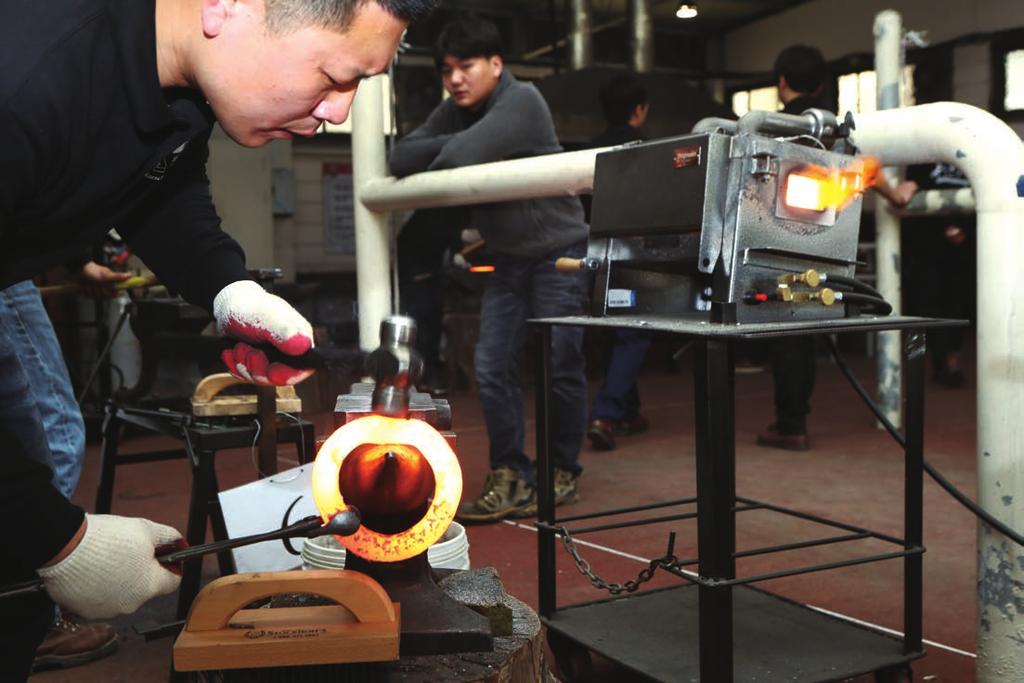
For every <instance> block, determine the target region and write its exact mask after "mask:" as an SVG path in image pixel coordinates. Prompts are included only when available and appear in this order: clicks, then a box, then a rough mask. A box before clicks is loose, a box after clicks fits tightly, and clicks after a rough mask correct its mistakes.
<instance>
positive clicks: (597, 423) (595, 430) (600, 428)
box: [587, 418, 615, 451]
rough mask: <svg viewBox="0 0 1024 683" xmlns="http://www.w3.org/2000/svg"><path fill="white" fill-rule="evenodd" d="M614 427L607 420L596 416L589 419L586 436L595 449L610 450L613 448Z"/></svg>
mask: <svg viewBox="0 0 1024 683" xmlns="http://www.w3.org/2000/svg"><path fill="white" fill-rule="evenodd" d="M614 431H615V427H614V425H613V424H612V423H611V422H609V421H608V420H603V419H601V418H597V419H595V420H591V421H590V425H589V426H588V427H587V438H588V439H590V445H591V446H593V447H594V450H597V451H611V450H614V449H615V435H614Z"/></svg>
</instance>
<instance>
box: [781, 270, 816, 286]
mask: <svg viewBox="0 0 1024 683" xmlns="http://www.w3.org/2000/svg"><path fill="white" fill-rule="evenodd" d="M800 283H802V284H805V285H807V286H808V287H817V286H818V285H820V284H821V274H820V273H819V272H818V271H816V270H815V269H813V268H809V269H808V270H805V271H804V272H802V273H787V274H786V275H780V276H779V284H780V285H795V284H800Z"/></svg>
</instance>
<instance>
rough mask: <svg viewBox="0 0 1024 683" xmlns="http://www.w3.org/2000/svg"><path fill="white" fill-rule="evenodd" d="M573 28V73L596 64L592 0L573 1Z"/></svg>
mask: <svg viewBox="0 0 1024 683" xmlns="http://www.w3.org/2000/svg"><path fill="white" fill-rule="evenodd" d="M571 10H572V26H571V27H570V33H569V43H570V53H571V56H570V60H571V63H570V67H571V68H572V70H573V71H579V70H580V69H586V68H587V67H588V66H591V65H592V64H593V63H594V39H593V37H592V34H593V31H592V29H591V19H592V14H593V13H592V11H591V6H590V0H572V8H571Z"/></svg>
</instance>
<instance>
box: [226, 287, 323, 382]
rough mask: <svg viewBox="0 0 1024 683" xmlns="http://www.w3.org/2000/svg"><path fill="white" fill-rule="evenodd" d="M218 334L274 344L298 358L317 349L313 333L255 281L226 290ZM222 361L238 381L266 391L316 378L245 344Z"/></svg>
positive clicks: (294, 313)
mask: <svg viewBox="0 0 1024 683" xmlns="http://www.w3.org/2000/svg"><path fill="white" fill-rule="evenodd" d="M213 317H214V318H216V320H217V332H218V333H220V334H221V335H223V336H225V337H233V338H235V339H241V340H242V341H243V342H249V343H252V344H261V343H270V344H273V345H274V346H276V347H277V348H279V349H280V350H281V351H283V352H284V353H287V354H289V355H292V356H298V355H300V354H303V353H305V352H306V351H308V350H309V349H311V348H312V347H313V327H312V325H310V324H309V321H307V320H306V319H305V318H303V317H302V316H301V315H300V314H299V312H298V311H296V310H295V309H294V308H292V307H291V305H290V304H289V303H288V302H287V301H285V300H284V299H282V298H281V297H279V296H274V295H273V294H269V293H268V292H266V291H265V290H264V289H263V288H262V287H260V286H259V285H258V284H257V283H255V282H253V281H252V280H239V281H238V282H232V283H231V284H230V285H228V286H227V287H225V288H224V289H222V290H220V292H218V293H217V296H216V297H215V298H214V300H213ZM221 359H222V360H223V361H224V364H225V365H227V366H228V370H229V371H230V372H231V374H232V375H234V376H235V377H238V378H239V379H242V380H245V381H246V382H252V383H253V384H262V385H284V384H298V383H299V382H301V381H302V380H304V379H306V378H307V377H309V376H310V375H311V374H313V371H312V370H309V369H305V370H298V369H296V368H293V367H290V366H288V365H285V364H284V363H271V362H270V361H269V360H268V359H267V356H266V354H264V353H263V352H262V351H259V350H258V349H254V348H253V347H251V346H249V344H245V343H239V344H236V345H235V347H234V348H233V349H230V350H227V351H224V352H223V353H222V354H221Z"/></svg>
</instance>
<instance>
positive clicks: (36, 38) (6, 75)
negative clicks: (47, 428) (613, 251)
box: [0, 0, 248, 579]
mask: <svg viewBox="0 0 1024 683" xmlns="http://www.w3.org/2000/svg"><path fill="white" fill-rule="evenodd" d="M154 8H155V2H154V0H45V1H40V0H3V2H0V287H6V286H8V285H11V284H13V283H15V282H18V281H20V280H24V279H26V278H28V277H31V276H33V275H36V274H38V273H39V272H40V271H42V270H44V269H46V268H48V267H50V266H53V265H55V264H58V263H61V262H62V261H64V260H66V259H68V258H69V257H72V256H75V255H77V254H79V253H81V252H82V251H83V249H84V248H85V247H87V246H89V245H92V244H95V243H96V242H97V241H99V240H100V239H102V237H103V236H104V235H105V234H106V233H107V232H108V231H109V230H110V229H111V228H117V230H118V231H119V232H120V233H121V235H122V236H123V237H124V238H125V239H126V240H127V242H128V244H129V245H130V247H131V248H132V250H133V251H134V252H135V253H136V254H137V255H138V256H140V257H141V258H142V259H143V260H144V261H145V262H146V264H147V265H148V266H149V267H150V268H152V269H153V271H154V272H155V273H156V274H157V276H158V277H159V278H160V280H161V281H162V282H163V283H165V284H167V285H168V286H169V287H171V288H172V289H174V290H176V291H178V292H180V293H181V294H182V295H183V296H184V297H185V298H186V299H188V300H189V301H192V302H193V303H196V304H199V305H201V306H205V307H206V308H207V309H209V308H210V307H211V304H212V300H213V297H214V296H215V295H216V293H217V292H218V291H219V290H220V289H221V288H222V287H223V286H225V285H227V284H230V283H231V282H234V281H237V280H243V279H247V278H248V275H247V274H246V270H245V259H244V254H243V253H242V250H241V248H240V247H239V246H238V244H237V243H236V242H235V241H234V240H233V239H231V238H230V237H229V236H228V235H226V234H225V233H224V232H223V231H222V230H221V229H220V221H219V219H218V217H217V214H216V211H215V210H214V207H213V202H212V200H211V198H210V190H209V181H208V180H207V177H206V171H205V164H206V157H207V140H208V138H209V135H210V131H211V129H212V125H213V113H212V111H211V110H210V108H209V107H208V106H207V104H206V102H205V100H204V99H203V97H202V95H201V94H200V93H198V92H196V91H190V90H177V91H175V90H162V89H161V87H160V83H159V80H158V77H157V62H156V28H155V9H154ZM2 419H3V418H2V414H0V420H2ZM7 427H8V425H6V424H4V425H0V434H5V433H6V432H7ZM37 450H38V449H37V448H36V446H34V445H33V444H26V443H19V442H18V440H16V439H12V440H10V441H6V442H5V443H4V444H3V452H2V453H0V459H2V463H0V520H3V521H2V522H0V524H2V526H0V529H2V530H0V579H3V578H4V577H10V575H11V573H12V572H14V573H18V572H23V570H25V569H29V570H31V569H34V568H35V567H37V566H39V565H40V564H42V563H43V562H45V561H46V560H48V559H49V558H51V557H52V556H53V555H54V554H56V552H57V551H58V550H59V549H60V548H61V547H63V545H64V544H65V543H66V542H67V541H68V540H69V539H70V537H71V536H72V534H73V532H74V530H75V529H77V527H78V526H79V524H80V523H81V517H82V512H81V510H79V509H78V508H75V507H73V506H71V505H70V504H69V503H67V502H66V501H64V500H63V498H61V497H60V494H59V493H57V491H56V490H55V489H53V488H52V487H51V486H50V485H49V479H50V472H49V470H48V468H46V467H45V466H43V465H41V464H39V461H40V460H42V459H45V458H40V457H39V453H38V452H34V451H37ZM12 520H21V522H22V523H18V524H14V523H11V522H12ZM39 520H45V523H41V522H40V521H39Z"/></svg>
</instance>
